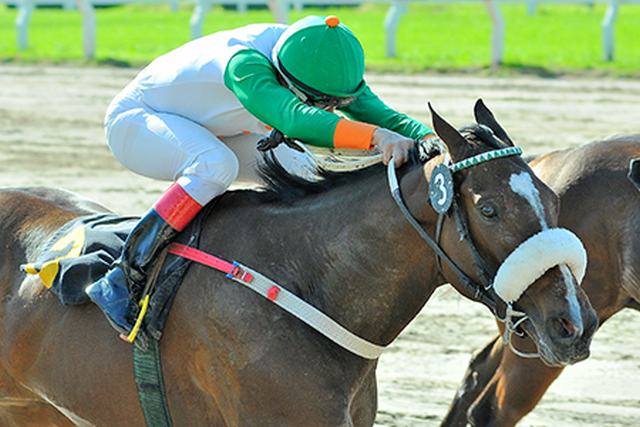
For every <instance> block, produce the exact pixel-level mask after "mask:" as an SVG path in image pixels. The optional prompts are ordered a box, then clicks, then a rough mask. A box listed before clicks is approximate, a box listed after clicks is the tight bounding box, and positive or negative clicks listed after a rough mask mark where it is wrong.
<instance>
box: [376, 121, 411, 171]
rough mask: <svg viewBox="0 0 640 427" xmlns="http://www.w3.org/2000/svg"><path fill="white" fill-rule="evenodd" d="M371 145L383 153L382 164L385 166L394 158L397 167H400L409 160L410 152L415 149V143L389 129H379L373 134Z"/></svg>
mask: <svg viewBox="0 0 640 427" xmlns="http://www.w3.org/2000/svg"><path fill="white" fill-rule="evenodd" d="M371 145H372V146H373V148H375V149H376V150H377V151H379V152H380V153H382V162H383V163H384V164H385V165H388V164H389V160H391V157H393V163H394V165H395V167H399V166H402V165H403V164H404V163H405V162H406V161H407V160H408V159H409V150H411V149H412V148H413V146H414V145H415V141H414V140H413V139H411V138H407V137H406V136H402V135H400V134H399V133H396V132H394V131H391V130H389V129H385V128H378V129H376V131H375V132H374V133H373V141H372V143H371Z"/></svg>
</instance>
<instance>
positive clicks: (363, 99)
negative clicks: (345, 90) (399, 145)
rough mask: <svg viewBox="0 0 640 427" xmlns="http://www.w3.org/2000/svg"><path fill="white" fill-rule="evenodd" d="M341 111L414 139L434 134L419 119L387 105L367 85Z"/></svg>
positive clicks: (353, 117)
mask: <svg viewBox="0 0 640 427" xmlns="http://www.w3.org/2000/svg"><path fill="white" fill-rule="evenodd" d="M341 111H343V112H344V113H345V114H346V115H347V116H348V117H349V118H352V119H354V120H359V121H363V122H366V123H371V124H374V125H377V126H380V127H382V128H385V129H389V130H392V131H394V132H397V133H399V134H400V135H404V136H406V137H407V138H411V139H414V140H420V139H423V138H425V137H428V136H431V135H434V133H433V131H432V130H431V129H429V128H428V127H427V126H425V125H423V124H422V123H420V122H419V121H417V120H415V119H412V118H411V117H409V116H407V115H406V114H402V113H399V112H397V111H396V110H394V109H393V108H390V107H389V106H387V105H386V104H385V103H384V102H382V100H381V99H380V98H378V96H377V95H376V94H375V93H373V91H372V90H371V88H370V87H369V86H367V87H366V88H365V90H364V91H363V92H362V94H361V95H359V96H358V98H357V99H356V100H355V101H353V102H352V103H351V104H350V105H348V106H347V107H345V108H343V109H342V110H341ZM434 136H435V135H434Z"/></svg>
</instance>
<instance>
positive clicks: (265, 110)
mask: <svg viewBox="0 0 640 427" xmlns="http://www.w3.org/2000/svg"><path fill="white" fill-rule="evenodd" d="M224 82H225V85H226V86H227V88H229V89H230V90H231V91H232V92H233V93H234V94H235V95H236V96H237V98H238V100H239V101H240V103H241V104H242V105H243V106H244V107H245V108H246V109H247V110H248V111H249V112H250V113H251V114H253V115H254V116H255V117H257V118H258V119H259V120H261V121H262V122H264V123H266V124H268V125H269V126H272V127H274V128H276V129H278V130H279V131H281V132H282V133H284V134H285V135H287V136H288V137H290V138H295V139H299V140H301V141H304V142H305V143H308V144H311V145H316V146H322V147H336V148H356V149H370V148H371V143H372V140H373V133H374V132H375V130H376V129H377V126H375V125H371V124H367V123H363V122H359V121H353V120H348V119H345V118H343V117H340V116H338V115H337V114H334V113H331V112H328V111H324V110H322V109H320V108H316V107H313V106H310V105H306V104H304V103H302V102H301V101H300V100H299V99H298V98H297V97H296V96H295V95H294V94H293V92H291V91H290V90H289V89H287V88H285V87H284V86H282V85H281V84H280V83H279V82H278V79H277V76H276V71H275V69H274V68H273V65H272V64H271V62H270V61H269V60H268V59H267V58H266V57H265V56H264V55H262V54H261V53H260V52H258V51H255V50H251V49H246V50H241V51H239V52H237V53H236V54H235V55H234V56H233V57H232V58H231V60H230V61H229V63H228V64H227V68H226V70H225V75H224Z"/></svg>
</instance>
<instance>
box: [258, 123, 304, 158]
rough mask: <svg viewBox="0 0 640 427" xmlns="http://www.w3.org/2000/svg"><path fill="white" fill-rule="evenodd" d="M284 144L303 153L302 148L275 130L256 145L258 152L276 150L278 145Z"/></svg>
mask: <svg viewBox="0 0 640 427" xmlns="http://www.w3.org/2000/svg"><path fill="white" fill-rule="evenodd" d="M283 142H284V143H285V144H286V145H287V146H288V147H289V148H292V149H294V150H296V151H300V152H301V153H304V150H303V149H302V147H300V146H299V145H298V144H297V143H296V142H295V141H294V140H293V139H292V138H289V137H286V136H285V135H284V134H283V133H282V132H280V131H279V130H277V129H273V130H272V131H271V132H270V133H269V135H267V136H265V137H264V138H262V139H261V140H259V141H258V142H257V143H256V148H257V149H258V151H269V150H273V149H274V148H276V147H277V146H278V145H280V144H282V143H283Z"/></svg>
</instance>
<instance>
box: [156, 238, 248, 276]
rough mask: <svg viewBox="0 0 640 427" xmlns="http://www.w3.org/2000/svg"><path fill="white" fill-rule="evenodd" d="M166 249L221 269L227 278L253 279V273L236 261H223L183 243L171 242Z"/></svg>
mask: <svg viewBox="0 0 640 427" xmlns="http://www.w3.org/2000/svg"><path fill="white" fill-rule="evenodd" d="M168 251H169V253H170V254H173V255H178V256H181V257H183V258H186V259H190V260H191V261H195V262H197V263H200V264H204V265H206V266H207V267H211V268H214V269H216V270H218V271H222V272H223V273H226V274H227V277H229V278H231V277H235V278H236V279H239V280H242V281H244V282H249V283H250V282H251V281H252V280H253V275H251V274H250V273H247V272H246V271H244V270H243V269H242V267H240V266H239V265H238V264H237V263H231V262H228V261H225V260H223V259H221V258H218V257H217V256H213V255H211V254H208V253H206V252H203V251H201V250H200V249H196V248H193V247H191V246H187V245H183V244H181V243H172V244H170V245H169V249H168Z"/></svg>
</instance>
